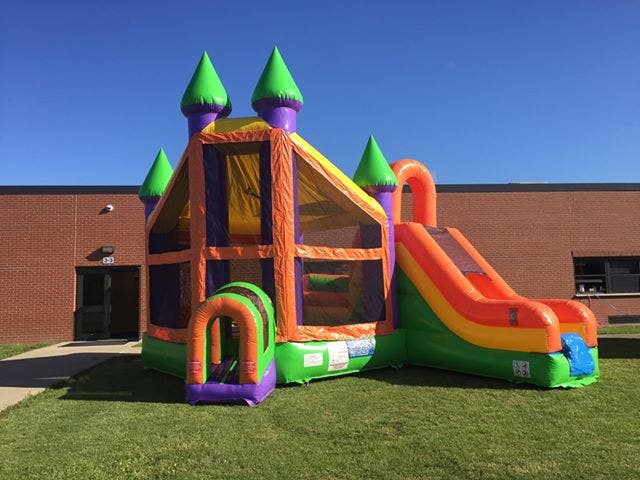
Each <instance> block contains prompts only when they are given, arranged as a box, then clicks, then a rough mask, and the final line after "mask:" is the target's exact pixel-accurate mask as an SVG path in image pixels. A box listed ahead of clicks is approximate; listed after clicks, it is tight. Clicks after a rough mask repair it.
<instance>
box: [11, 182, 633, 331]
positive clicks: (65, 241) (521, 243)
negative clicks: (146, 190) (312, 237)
mask: <svg viewBox="0 0 640 480" xmlns="http://www.w3.org/2000/svg"><path fill="white" fill-rule="evenodd" d="M444 190H446V188H444ZM404 203H405V206H404V208H403V218H405V219H407V218H410V214H411V198H410V194H405V196H404ZM107 204H112V205H114V207H115V208H114V210H113V212H111V213H104V211H103V208H104V206H105V205H107ZM438 222H439V224H440V225H441V226H454V227H456V228H458V229H460V231H461V232H462V233H463V234H464V235H465V236H467V238H468V239H469V240H470V241H471V243H472V244H474V245H475V247H476V248H477V249H478V251H479V252H480V253H481V254H482V255H484V256H485V257H486V258H487V260H488V261H489V262H490V263H491V264H492V265H493V266H494V268H495V269H496V270H497V271H498V272H499V273H500V274H501V275H502V276H503V277H504V278H505V279H506V280H507V282H509V283H510V284H511V286H512V287H513V288H514V289H515V290H516V291H518V292H519V293H522V294H523V295H526V296H530V297H555V298H572V297H573V295H574V293H575V292H574V288H575V287H574V279H573V260H572V255H576V256H590V255H591V256H623V255H634V256H635V255H637V256H640V191H583V192H571V191H549V192H480V193H471V192H455V193H454V192H447V191H441V192H439V194H438ZM0 226H1V228H2V232H1V234H0V343H12V342H36V341H56V340H57V341H64V340H71V339H72V338H73V326H74V325H73V316H74V309H75V303H76V298H75V268H76V267H82V266H100V265H101V255H98V254H96V250H97V249H98V248H100V247H101V246H102V245H114V246H115V247H116V253H115V255H114V257H115V259H116V266H141V265H142V264H143V261H144V260H143V259H144V208H143V206H142V204H141V203H140V202H139V201H138V198H137V196H136V195H135V194H125V193H118V194H103V193H87V194H84V193H83V194H72V193H68V194H33V193H30V194H3V195H0ZM333 241H335V239H332V242H333ZM140 287H141V296H140V332H142V331H144V325H145V319H146V278H145V270H144V268H141V270H140ZM581 301H582V302H583V303H585V304H588V305H589V306H590V307H591V308H592V309H593V310H594V312H595V313H596V315H597V317H598V321H599V322H601V323H604V322H606V321H607V318H608V316H610V315H640V296H638V297H625V298H621V297H606V298H601V299H581Z"/></svg>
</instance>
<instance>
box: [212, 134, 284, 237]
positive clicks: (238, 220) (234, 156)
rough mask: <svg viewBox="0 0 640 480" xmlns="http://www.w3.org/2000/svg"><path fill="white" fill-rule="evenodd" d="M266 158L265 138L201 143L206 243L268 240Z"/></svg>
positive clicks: (268, 206) (268, 205)
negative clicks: (202, 151) (241, 141)
mask: <svg viewBox="0 0 640 480" xmlns="http://www.w3.org/2000/svg"><path fill="white" fill-rule="evenodd" d="M269 162H270V157H269V143H268V142H263V143H259V142H254V143H228V144H216V145H215V146H214V145H205V146H204V169H205V191H206V203H207V214H206V215H207V216H206V223H207V244H208V245H210V246H227V245H235V246H241V245H255V244H269V243H271V239H270V234H269V238H263V237H264V235H263V232H262V229H263V227H264V228H265V229H270V225H271V210H270V208H271V182H270V176H269V170H270V168H269V165H268V164H269ZM262 177H265V178H264V179H263V178H262ZM263 218H264V219H266V220H265V221H264V222H263V220H262V219H263ZM263 223H265V225H263Z"/></svg>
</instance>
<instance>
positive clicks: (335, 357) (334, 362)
mask: <svg viewBox="0 0 640 480" xmlns="http://www.w3.org/2000/svg"><path fill="white" fill-rule="evenodd" d="M327 352H328V353H329V367H328V370H329V371H335V370H344V369H345V368H347V367H348V366H349V349H348V348H347V342H328V343H327Z"/></svg>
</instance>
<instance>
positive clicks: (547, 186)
mask: <svg viewBox="0 0 640 480" xmlns="http://www.w3.org/2000/svg"><path fill="white" fill-rule="evenodd" d="M403 191H405V192H406V191H408V189H407V185H405V186H404V190H403ZM436 191H437V192H441V193H491V192H635V191H640V183H495V184H493V183H478V184H448V185H446V184H445V185H436Z"/></svg>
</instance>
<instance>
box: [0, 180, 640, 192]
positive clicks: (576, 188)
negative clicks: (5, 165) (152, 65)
mask: <svg viewBox="0 0 640 480" xmlns="http://www.w3.org/2000/svg"><path fill="white" fill-rule="evenodd" d="M139 188H140V186H139V185H0V195H89V194H110V193H112V194H137V193H138V189H139ZM403 191H404V192H408V191H409V187H408V185H405V186H404V190H403ZM436 191H437V192H439V193H491V192H636V191H640V183H477V184H442V185H436Z"/></svg>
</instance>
